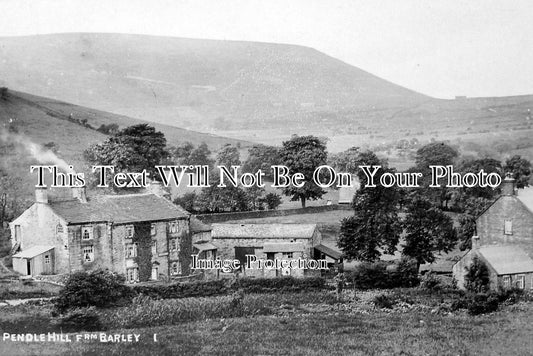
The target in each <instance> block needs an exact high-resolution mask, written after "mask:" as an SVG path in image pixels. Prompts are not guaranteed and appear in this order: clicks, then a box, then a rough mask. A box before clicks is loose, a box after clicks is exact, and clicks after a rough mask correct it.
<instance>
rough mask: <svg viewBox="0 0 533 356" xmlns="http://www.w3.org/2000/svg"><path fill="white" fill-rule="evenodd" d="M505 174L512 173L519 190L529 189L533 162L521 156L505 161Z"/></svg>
mask: <svg viewBox="0 0 533 356" xmlns="http://www.w3.org/2000/svg"><path fill="white" fill-rule="evenodd" d="M504 170H505V172H506V173H507V172H510V173H511V174H512V176H513V178H514V179H515V180H516V187H517V188H524V187H529V180H530V179H531V162H530V161H528V160H527V159H525V158H522V157H521V156H520V155H515V156H513V157H511V158H509V159H508V160H506V161H505V167H504Z"/></svg>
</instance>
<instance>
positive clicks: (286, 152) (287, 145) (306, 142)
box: [280, 136, 328, 208]
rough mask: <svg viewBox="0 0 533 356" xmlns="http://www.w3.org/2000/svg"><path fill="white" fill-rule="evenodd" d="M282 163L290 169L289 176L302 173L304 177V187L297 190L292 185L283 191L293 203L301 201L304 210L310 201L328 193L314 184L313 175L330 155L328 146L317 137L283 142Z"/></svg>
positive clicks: (297, 138)
mask: <svg viewBox="0 0 533 356" xmlns="http://www.w3.org/2000/svg"><path fill="white" fill-rule="evenodd" d="M280 156H281V162H282V164H283V165H285V166H287V167H288V168H289V171H290V173H289V175H290V176H293V175H294V173H296V172H298V173H302V174H303V175H304V181H305V183H304V185H303V187H301V188H297V187H295V186H294V185H292V184H291V185H290V186H289V187H287V188H284V189H283V193H284V194H285V195H287V196H290V197H291V201H297V200H299V201H300V202H301V203H302V208H305V202H306V201H307V200H309V199H312V200H316V199H320V198H321V197H322V195H324V194H325V193H326V192H325V191H324V190H323V189H322V188H320V187H319V186H317V185H316V184H315V183H314V182H313V173H314V171H315V169H316V168H318V167H319V166H321V165H325V164H326V162H327V156H328V153H327V151H326V145H325V144H324V143H323V142H322V141H321V140H320V139H319V138H318V137H315V136H293V137H292V138H291V139H290V140H288V141H285V142H283V147H282V149H281V151H280Z"/></svg>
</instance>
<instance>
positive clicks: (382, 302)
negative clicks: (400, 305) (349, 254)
mask: <svg viewBox="0 0 533 356" xmlns="http://www.w3.org/2000/svg"><path fill="white" fill-rule="evenodd" d="M372 302H373V303H374V305H375V306H376V307H378V308H386V309H392V307H393V306H394V304H396V300H395V299H394V298H393V297H391V296H388V295H386V294H380V295H377V296H375V297H374V299H373V300H372Z"/></svg>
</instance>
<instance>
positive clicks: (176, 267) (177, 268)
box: [170, 262, 181, 274]
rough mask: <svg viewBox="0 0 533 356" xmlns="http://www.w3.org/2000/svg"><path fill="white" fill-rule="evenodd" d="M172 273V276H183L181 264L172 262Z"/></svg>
mask: <svg viewBox="0 0 533 356" xmlns="http://www.w3.org/2000/svg"><path fill="white" fill-rule="evenodd" d="M170 272H171V273H172V274H181V265H180V264H179V262H172V265H171V270H170Z"/></svg>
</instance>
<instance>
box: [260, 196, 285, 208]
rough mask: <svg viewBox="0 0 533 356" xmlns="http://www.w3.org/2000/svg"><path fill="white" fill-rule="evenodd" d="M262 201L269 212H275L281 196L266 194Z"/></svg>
mask: <svg viewBox="0 0 533 356" xmlns="http://www.w3.org/2000/svg"><path fill="white" fill-rule="evenodd" d="M261 199H262V201H263V202H264V203H265V204H266V206H267V208H268V209H269V210H275V209H277V208H278V206H280V205H281V201H282V200H281V196H280V195H279V194H276V193H268V194H267V195H265V196H264V197H263V198H261Z"/></svg>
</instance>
